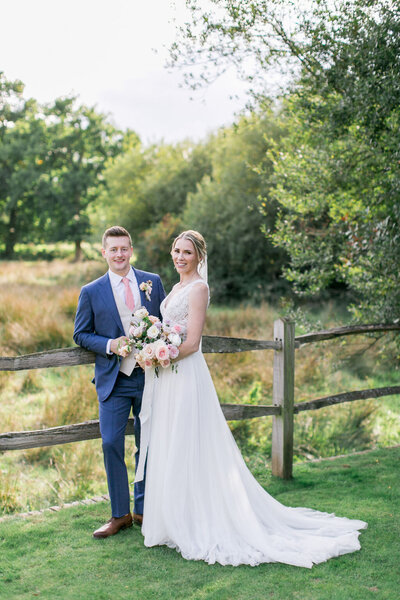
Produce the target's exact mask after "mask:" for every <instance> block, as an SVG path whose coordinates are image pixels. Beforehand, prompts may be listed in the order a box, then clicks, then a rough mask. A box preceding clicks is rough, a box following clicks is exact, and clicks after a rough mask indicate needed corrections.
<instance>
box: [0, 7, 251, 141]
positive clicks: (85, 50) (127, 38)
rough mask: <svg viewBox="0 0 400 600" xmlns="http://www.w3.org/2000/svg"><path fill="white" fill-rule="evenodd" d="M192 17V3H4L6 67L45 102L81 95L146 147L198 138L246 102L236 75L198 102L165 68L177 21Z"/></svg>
mask: <svg viewBox="0 0 400 600" xmlns="http://www.w3.org/2000/svg"><path fill="white" fill-rule="evenodd" d="M185 14H186V13H185V1H184V0H176V2H171V1H169V0H34V1H33V0H3V2H2V3H1V13H0V15H1V17H0V18H1V21H2V27H1V35H0V70H2V71H4V73H5V76H6V77H7V78H8V79H11V80H13V79H21V80H22V81H23V82H24V83H25V85H26V88H25V92H26V95H27V96H32V97H34V98H36V99H37V100H39V101H40V102H51V101H52V100H54V99H55V98H56V97H58V96H65V95H69V94H77V95H78V96H79V98H80V100H81V101H82V102H83V103H86V104H89V105H91V106H92V105H96V106H97V108H98V110H100V111H102V112H106V113H111V115H112V120H113V121H114V123H115V124H116V125H117V126H118V127H121V128H123V129H125V128H127V127H129V128H131V129H133V130H135V131H136V132H137V133H138V134H139V135H140V137H141V139H142V140H143V141H144V142H145V143H151V142H158V141H160V140H161V139H164V140H165V141H167V142H175V141H178V140H181V139H183V138H185V137H191V138H192V139H195V140H198V139H200V138H203V137H205V136H206V134H207V133H208V132H209V131H213V130H215V129H217V128H218V127H220V126H222V125H225V124H230V123H231V122H232V121H233V120H234V118H235V117H234V114H235V112H236V111H238V110H240V109H241V108H242V106H244V104H245V98H244V94H243V85H242V84H241V83H240V82H239V81H238V80H237V79H236V78H235V76H234V74H233V73H230V74H228V75H227V76H225V77H224V79H223V80H220V81H218V82H217V83H216V84H213V86H211V87H210V88H209V89H207V90H205V91H202V92H200V93H196V95H195V99H194V100H192V101H191V100H190V97H191V96H192V95H193V94H192V92H190V91H189V90H187V89H181V88H180V87H179V83H180V82H181V81H182V78H181V76H180V74H179V72H178V71H174V72H173V73H172V74H171V73H169V72H168V71H167V70H166V69H165V68H164V64H165V59H166V57H167V51H166V49H165V46H168V45H169V44H170V43H171V41H172V40H173V39H174V25H173V23H172V19H173V18H176V19H177V21H178V22H180V23H183V22H184V21H185ZM153 49H156V50H157V53H155V52H154V51H153ZM235 93H238V94H239V95H240V97H241V99H240V100H236V101H232V100H230V99H229V96H230V95H231V94H235Z"/></svg>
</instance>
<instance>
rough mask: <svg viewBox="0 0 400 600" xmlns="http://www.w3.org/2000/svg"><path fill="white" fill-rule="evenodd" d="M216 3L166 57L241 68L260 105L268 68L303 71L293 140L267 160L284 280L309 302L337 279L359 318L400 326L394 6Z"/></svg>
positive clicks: (292, 119) (294, 90) (353, 0)
mask: <svg viewBox="0 0 400 600" xmlns="http://www.w3.org/2000/svg"><path fill="white" fill-rule="evenodd" d="M212 4H213V5H214V6H215V7H216V8H217V10H216V11H215V12H214V13H212V12H211V11H209V12H205V11H204V10H202V9H201V6H200V3H199V2H197V0H190V1H189V2H188V5H189V6H190V7H191V8H192V15H193V18H192V22H191V23H190V24H189V25H188V26H187V27H186V28H183V29H181V32H180V38H178V41H177V43H176V44H175V45H174V47H173V48H172V50H171V52H172V61H173V62H174V63H175V64H176V63H182V62H184V61H185V60H186V61H187V62H188V63H189V64H191V63H192V64H195V63H197V61H198V60H199V57H203V59H204V58H206V61H205V62H206V64H207V65H211V73H218V69H221V68H224V67H226V66H227V65H231V64H235V65H236V66H237V67H238V68H242V71H243V74H244V76H246V77H247V78H248V79H249V80H250V81H256V80H257V81H258V82H259V83H261V86H258V87H257V86H254V90H253V91H254V93H255V95H256V97H259V96H257V93H258V94H259V93H260V91H261V93H265V92H266V91H267V90H268V74H269V72H270V69H271V68H272V67H275V68H276V66H277V65H278V66H281V67H282V65H285V67H286V68H287V67H288V66H289V67H290V66H292V67H293V66H295V65H297V71H296V69H295V71H296V77H295V78H293V79H292V80H291V85H290V86H289V87H288V89H289V92H290V96H291V99H290V101H289V102H287V103H285V105H284V111H285V119H284V125H285V127H287V129H288V132H289V133H288V139H287V140H286V143H285V148H284V151H283V152H282V149H280V151H279V152H275V153H273V152H271V153H270V155H269V156H270V158H271V159H272V160H273V162H274V170H275V176H274V182H275V186H276V192H273V193H272V195H273V197H274V198H275V200H276V201H277V202H278V204H279V205H280V212H279V219H278V224H277V231H276V232H275V234H273V236H272V239H273V240H274V241H275V243H277V244H279V245H280V246H281V247H284V248H285V249H286V250H287V251H288V252H289V254H290V261H291V264H290V267H289V268H288V269H287V270H286V273H287V275H288V277H289V278H290V279H291V280H292V281H294V282H295V283H296V286H297V289H298V290H299V291H302V292H315V291H318V290H321V289H323V288H324V287H327V286H329V285H330V284H331V283H332V282H333V281H335V280H336V281H337V280H341V281H343V282H345V284H346V285H348V286H349V287H350V288H351V289H352V290H353V291H354V293H355V295H356V297H357V300H358V302H359V305H358V309H357V310H358V312H357V310H356V315H357V316H360V315H361V314H362V315H363V317H364V318H365V317H369V318H371V317H372V318H377V319H379V320H381V319H386V320H392V319H393V318H398V317H399V316H400V305H399V295H398V287H399V283H400V282H399V278H398V273H399V271H400V269H399V266H400V265H399V262H400V258H399V257H400V236H399V235H398V231H399V226H400V208H399V207H400V202H399V200H400V198H399V190H400V177H399V175H400V173H399V168H400V167H399V165H400V162H399V159H400V156H399V152H400V151H399V146H398V137H399V115H398V106H399V101H400V88H399V85H398V82H399V80H400V6H399V4H398V3H396V2H393V1H391V0H379V1H378V0H362V1H361V0H340V1H338V2H336V3H332V2H330V1H329V0H312V1H311V2H310V3H307V4H306V3H302V2H298V1H293V2H292V1H289V0H288V1H286V2H285V1H283V2H278V1H277V0H265V1H263V0H255V1H249V0H244V1H240V2H239V1H238V0H229V1H228V0H214V1H213V2H212ZM290 13H292V15H294V16H295V17H296V18H295V19H294V18H288V16H290ZM287 61H288V62H287ZM247 66H250V67H254V68H253V70H249V69H247V68H246V69H244V67H247ZM207 68H208V67H206V69H207ZM188 80H189V82H190V81H193V82H194V85H196V84H198V83H200V84H201V83H202V82H207V81H208V80H209V76H208V74H207V72H204V71H203V72H202V75H201V76H200V77H198V76H197V77H196V76H195V75H194V74H193V73H189V74H188ZM360 311H361V312H360Z"/></svg>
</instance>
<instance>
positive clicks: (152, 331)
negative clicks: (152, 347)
mask: <svg viewBox="0 0 400 600" xmlns="http://www.w3.org/2000/svg"><path fill="white" fill-rule="evenodd" d="M158 334H159V330H158V327H156V326H155V325H152V326H151V327H149V329H148V330H147V334H146V335H147V337H149V338H150V339H152V340H154V339H155V338H156V337H158Z"/></svg>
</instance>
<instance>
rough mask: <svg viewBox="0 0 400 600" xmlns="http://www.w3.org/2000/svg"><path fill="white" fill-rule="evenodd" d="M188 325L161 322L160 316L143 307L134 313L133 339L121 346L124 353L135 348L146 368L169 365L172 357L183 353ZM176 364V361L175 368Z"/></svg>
mask: <svg viewBox="0 0 400 600" xmlns="http://www.w3.org/2000/svg"><path fill="white" fill-rule="evenodd" d="M183 334H184V328H183V327H182V326H181V325H179V324H175V325H173V324H171V322H170V321H164V323H161V321H160V319H159V318H158V317H154V316H153V315H149V313H148V311H147V309H146V308H139V309H138V310H136V311H135V312H134V314H133V318H132V321H131V326H130V328H129V336H128V337H129V342H128V343H127V344H125V345H124V346H123V347H122V348H121V349H120V354H121V356H127V354H129V353H130V352H133V353H134V355H135V358H136V361H137V362H138V364H139V365H140V366H141V367H142V368H143V369H148V368H150V367H156V371H157V370H158V368H159V367H163V368H164V369H166V368H167V367H169V366H170V365H171V360H173V359H174V358H176V357H177V356H178V354H179V346H180V345H181V343H182V336H183ZM174 368H175V369H176V365H174V364H173V365H172V369H174Z"/></svg>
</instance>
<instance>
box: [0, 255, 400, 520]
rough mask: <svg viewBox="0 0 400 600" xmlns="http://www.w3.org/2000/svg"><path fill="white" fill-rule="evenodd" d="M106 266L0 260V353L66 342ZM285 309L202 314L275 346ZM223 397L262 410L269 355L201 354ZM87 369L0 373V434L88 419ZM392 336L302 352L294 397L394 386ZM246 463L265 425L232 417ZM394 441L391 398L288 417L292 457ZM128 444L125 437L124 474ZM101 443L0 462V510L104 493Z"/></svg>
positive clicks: (221, 327) (92, 402)
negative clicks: (80, 305) (88, 286)
mask: <svg viewBox="0 0 400 600" xmlns="http://www.w3.org/2000/svg"><path fill="white" fill-rule="evenodd" d="M104 271H105V267H104V264H103V263H102V262H100V261H95V260H88V261H85V262H82V263H79V264H74V263H72V262H69V261H68V260H66V259H55V260H53V261H41V260H36V261H32V262H29V261H14V262H13V261H9V262H0V355H1V356H15V355H22V354H27V353H31V352H37V351H43V350H50V349H53V348H61V347H69V346H73V345H74V343H73V340H72V332H73V324H74V315H75V310H76V305H77V300H78V296H79V290H80V287H81V285H82V284H84V283H86V282H88V281H90V280H91V279H93V278H95V277H97V276H99V275H101V274H102V273H104ZM281 313H282V310H280V309H279V308H274V307H272V306H270V305H268V304H266V303H265V304H260V305H257V306H252V305H250V304H249V305H246V304H241V305H238V306H235V307H232V306H230V307H223V306H213V305H212V303H211V307H210V309H209V313H208V317H207V325H206V333H207V334H211V335H228V336H238V337H249V338H254V339H272V329H273V321H274V319H276V318H277V317H278V316H279V314H281ZM305 314H306V318H304V316H303V317H302V320H301V323H300V322H299V323H298V325H297V327H296V334H301V333H304V332H305V331H306V329H308V330H317V329H320V328H321V327H324V328H326V327H334V326H339V325H342V324H345V323H346V319H348V317H347V313H346V310H345V309H344V307H343V306H341V305H340V304H338V303H333V302H324V303H322V302H321V304H319V305H314V306H313V307H312V309H309V310H308V312H307V311H306V313H305ZM206 358H207V362H208V364H209V366H210V369H211V372H212V375H213V378H214V381H215V384H216V387H217V391H218V395H219V398H220V401H221V402H230V403H254V404H271V391H272V358H273V356H272V352H268V351H262V352H247V353H242V354H226V355H207V356H206ZM92 374H93V366H92V365H88V366H80V367H69V368H54V369H42V370H33V371H20V372H16V373H11V372H4V371H3V372H0V391H1V402H0V432H8V431H22V430H28V429H40V428H46V427H52V426H56V425H64V424H70V423H77V422H81V421H85V420H88V419H95V418H97V398H96V393H95V389H94V386H93V385H92V383H91V379H92ZM398 379H399V360H398V350H397V349H396V345H395V343H394V337H393V338H392V337H390V336H388V335H386V336H375V337H374V336H368V337H366V336H353V337H351V338H348V339H341V340H338V341H334V342H321V343H319V344H313V345H309V346H304V347H303V348H301V349H300V350H298V351H297V353H296V383H295V401H296V402H301V401H305V400H308V399H309V400H311V399H313V398H316V397H320V396H324V395H328V394H330V393H334V392H341V391H350V390H356V389H363V388H372V387H379V386H383V385H390V384H395V383H398ZM230 425H231V429H232V431H233V433H234V435H235V437H236V439H237V441H238V443H239V445H240V448H241V450H242V452H243V454H244V456H245V458H247V460H248V461H249V463H251V465H252V466H254V465H255V467H254V468H256V467H257V468H258V469H260V468H261V469H266V470H268V471H269V459H270V452H271V427H272V419H271V418H270V417H263V418H260V419H253V420H248V421H238V422H231V423H230ZM399 442H400V398H399V397H398V396H392V397H387V398H383V399H380V400H375V401H372V400H371V401H359V402H353V403H349V404H344V405H341V406H337V407H331V408H325V409H322V410H319V411H309V412H306V413H301V414H299V415H297V416H296V417H295V449H294V451H295V460H296V461H297V462H299V461H304V460H308V459H312V458H318V457H327V456H333V455H337V454H346V453H352V452H354V451H357V450H364V449H368V448H375V447H384V446H391V445H394V444H397V443H399ZM133 453H134V443H133V439H132V438H131V437H128V438H127V463H128V468H129V469H130V472H131V473H132V478H133V461H132V457H133ZM106 491H107V488H106V481H105V475H104V468H103V461H102V452H101V442H100V440H92V441H87V442H80V443H76V444H66V445H63V446H55V447H50V448H39V449H33V450H26V451H12V452H11V451H10V452H5V453H3V454H1V455H0V514H6V513H14V512H19V511H24V510H35V509H39V508H45V507H47V506H52V505H55V504H57V505H60V504H63V503H65V502H70V501H73V500H77V499H82V498H87V497H90V496H94V495H98V494H103V493H106Z"/></svg>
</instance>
